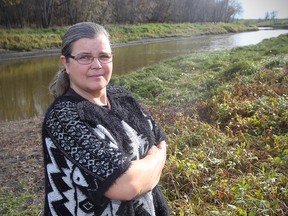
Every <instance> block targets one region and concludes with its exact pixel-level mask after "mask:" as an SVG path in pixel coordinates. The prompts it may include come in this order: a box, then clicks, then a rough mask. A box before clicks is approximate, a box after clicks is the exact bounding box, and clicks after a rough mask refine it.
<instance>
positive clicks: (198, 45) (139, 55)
mask: <svg viewBox="0 0 288 216" xmlns="http://www.w3.org/2000/svg"><path fill="white" fill-rule="evenodd" d="M285 33H286V34H287V33H288V30H262V31H257V32H244V33H237V34H225V35H214V36H199V37H193V38H186V39H182V40H172V41H164V42H158V43H149V44H140V45H135V46H126V47H118V48H113V52H114V55H115V58H114V70H113V73H114V74H120V75H122V74H125V73H128V72H130V71H132V70H135V69H138V68H141V67H145V66H150V65H153V64H155V63H158V62H159V61H161V60H163V59H168V58H172V57H175V56H179V55H182V54H189V53H192V52H199V51H215V50H225V49H231V48H233V47H237V46H244V45H250V44H256V43H259V42H260V41H262V40H263V39H266V38H271V37H276V36H278V35H280V34H285ZM58 56H59V55H57V56H47V57H41V58H33V59H30V60H21V61H11V62H6V63H1V64H0V100H1V106H0V121H1V120H2V121H3V120H4V121H9V120H18V119H25V118H31V117H33V116H38V115H43V114H44V113H45V112H46V109H47V107H48V106H49V104H50V103H51V101H52V98H51V96H49V95H48V90H47V88H48V85H49V83H50V82H51V80H52V78H53V76H54V74H55V72H56V71H57V70H58V69H59V67H60V63H59V57H58Z"/></svg>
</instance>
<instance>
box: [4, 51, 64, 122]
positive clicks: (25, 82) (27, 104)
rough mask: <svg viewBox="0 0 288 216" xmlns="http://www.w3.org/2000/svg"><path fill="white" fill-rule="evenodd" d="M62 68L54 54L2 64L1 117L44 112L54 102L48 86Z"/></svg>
mask: <svg viewBox="0 0 288 216" xmlns="http://www.w3.org/2000/svg"><path fill="white" fill-rule="evenodd" d="M51 62H53V63H51ZM58 68H59V64H58V63H56V59H55V57H51V56H50V57H47V58H38V59H32V60H25V61H20V62H16V63H13V64H4V65H0V100H1V109H0V119H1V120H5V121H7V120H17V119H25V118H31V117H33V116H37V115H43V113H44V112H45V109H46V108H47V107H48V104H49V103H50V102H51V101H52V98H51V97H50V96H49V95H48V91H47V86H48V85H49V82H50V80H51V78H52V77H53V76H54V72H55V71H56V70H57V69H58Z"/></svg>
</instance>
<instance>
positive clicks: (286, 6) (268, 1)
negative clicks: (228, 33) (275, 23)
mask: <svg viewBox="0 0 288 216" xmlns="http://www.w3.org/2000/svg"><path fill="white" fill-rule="evenodd" d="M238 1H239V2H240V3H241V5H242V8H243V13H242V15H241V16H240V18H243V19H258V18H264V17H265V13H266V12H271V11H277V12H278V13H277V18H288V0H238Z"/></svg>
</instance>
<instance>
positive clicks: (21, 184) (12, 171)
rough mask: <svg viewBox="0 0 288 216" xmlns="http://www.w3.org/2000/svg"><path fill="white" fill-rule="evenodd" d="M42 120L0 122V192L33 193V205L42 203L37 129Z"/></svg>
mask: <svg viewBox="0 0 288 216" xmlns="http://www.w3.org/2000/svg"><path fill="white" fill-rule="evenodd" d="M42 121H43V118H40V117H39V118H33V119H28V120H21V121H13V122H0V134H1V137H0V148H1V151H0V160H1V163H0V170H1V172H0V193H2V194H9V193H13V194H14V195H20V194H21V193H23V192H28V194H29V193H31V194H32V193H33V194H37V198H38V199H37V200H33V201H32V202H33V204H36V205H42V204H43V200H44V170H43V154H42V140H41V127H42Z"/></svg>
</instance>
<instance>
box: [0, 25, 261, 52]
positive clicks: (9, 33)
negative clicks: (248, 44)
mask: <svg viewBox="0 0 288 216" xmlns="http://www.w3.org/2000/svg"><path fill="white" fill-rule="evenodd" d="M105 27H106V28H107V30H108V31H109V33H110V34H111V38H112V41H111V42H112V43H125V42H128V41H135V40H142V39H147V38H163V37H179V36H192V35H199V34H222V33H227V32H241V31H250V30H256V29H257V27H256V26H255V25H249V24H248V25H245V24H240V23H216V24H215V23H202V24H197V23H196V24H192V23H183V24H165V23H164V24H160V23H158V24H157V23H156V24H155V23H154V24H153V23H150V24H139V25H107V26H105ZM66 30H67V27H55V28H49V29H0V49H7V50H17V51H31V50H37V49H51V48H60V46H61V37H62V36H63V35H64V33H65V31H66Z"/></svg>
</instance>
